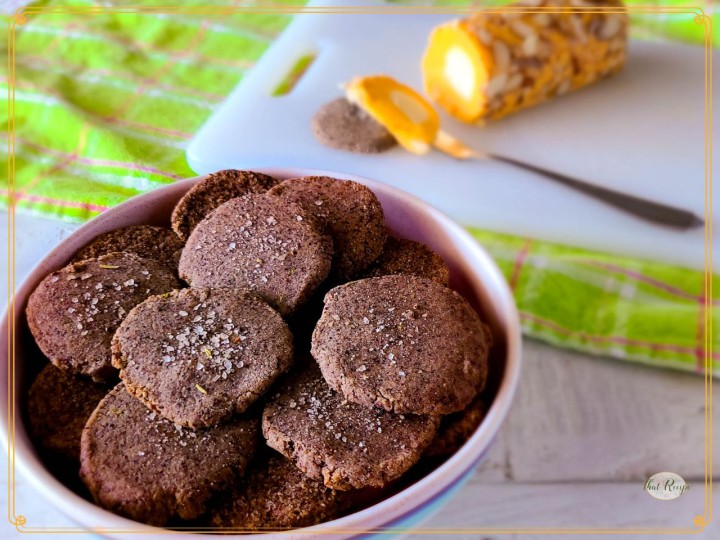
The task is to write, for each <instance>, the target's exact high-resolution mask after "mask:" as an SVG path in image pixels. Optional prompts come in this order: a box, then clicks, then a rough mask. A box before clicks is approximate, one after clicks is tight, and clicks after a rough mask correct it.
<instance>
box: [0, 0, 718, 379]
mask: <svg viewBox="0 0 720 540" xmlns="http://www.w3.org/2000/svg"><path fill="white" fill-rule="evenodd" d="M13 1H14V2H17V1H18V0H13ZM274 3H275V4H279V3H284V4H298V2H292V1H291V2H278V1H277V0H276V1H275V2H274ZM112 4H113V3H112V2H104V3H102V4H99V3H97V2H92V1H89V0H75V1H73V2H72V3H71V4H68V3H63V4H60V3H49V2H39V3H35V4H33V5H42V6H50V7H53V6H59V5H64V6H67V5H73V6H96V7H97V6H100V7H102V6H106V5H112ZM117 4H118V5H122V3H120V2H117ZM204 5H208V3H207V2H205V3H204ZM218 5H225V3H224V2H218ZM289 20H290V15H287V14H277V13H276V14H268V13H265V14H259V13H256V14H243V15H223V16H206V15H199V14H195V15H191V14H177V13H176V14H172V15H168V14H159V13H143V14H132V13H126V14H113V15H108V14H99V13H98V14H95V15H82V16H80V15H77V14H67V13H60V12H57V13H53V14H43V15H37V16H32V15H31V16H29V17H28V20H27V22H26V24H24V25H22V26H20V27H18V28H17V32H16V41H15V46H16V54H15V70H16V81H15V85H14V86H15V101H14V121H15V153H14V160H15V162H14V163H15V188H16V192H15V206H16V208H17V209H18V210H19V211H23V212H31V213H35V214H38V215H43V216H53V217H56V218H59V219H63V220H68V221H74V222H79V221H84V220H87V219H89V218H91V217H93V216H95V215H97V214H98V213H100V212H102V211H103V210H105V209H106V208H109V207H111V206H113V205H115V204H118V203H120V202H122V201H124V200H126V199H127V198H129V197H132V196H133V195H136V194H138V193H142V192H145V191H147V190H150V189H153V188H154V187H157V186H160V185H163V184H166V183H169V182H173V181H175V180H178V179H180V178H185V177H188V176H192V175H193V172H192V171H191V170H190V168H189V167H188V165H187V163H186V162H185V155H184V149H185V146H186V144H187V142H188V140H189V139H190V138H191V137H192V135H193V133H195V132H196V131H197V129H198V128H199V127H200V126H201V125H202V123H203V122H204V121H205V120H206V119H207V118H208V116H209V115H210V114H211V112H212V111H213V109H214V108H215V107H216V106H218V105H219V104H220V103H221V102H222V100H223V99H224V97H225V96H226V95H227V94H228V93H229V92H230V91H231V90H232V88H233V87H234V86H235V85H236V84H237V83H238V81H240V80H241V79H242V77H243V76H244V74H245V73H246V72H247V70H248V69H249V68H250V67H252V65H253V63H254V62H255V61H256V60H257V59H258V58H259V57H260V56H261V55H262V53H263V52H264V51H265V50H266V49H267V47H268V46H269V44H270V43H271V42H272V40H273V38H274V37H275V36H276V35H277V34H278V33H279V32H280V31H281V30H282V29H283V28H284V27H285V25H286V24H287V23H288V22H289ZM655 23H657V21H655ZM655 23H654V24H655ZM680 26H682V27H683V28H685V27H687V24H685V25H684V26H683V25H680ZM643 28H646V33H655V34H657V32H658V29H668V28H669V26H668V25H661V26H658V24H655V27H654V29H653V27H652V25H650V26H647V25H646V26H644V27H643ZM668 32H669V33H670V34H672V35H676V36H678V35H681V37H683V38H685V39H691V40H695V39H697V35H696V34H694V33H693V32H690V33H687V32H685V33H683V32H679V31H677V29H675V30H673V31H668ZM3 43H6V41H5V40H3ZM0 84H2V86H3V90H6V89H7V87H8V72H7V71H4V72H3V75H2V81H0ZM6 118H7V117H6ZM7 125H8V120H7V119H6V126H5V127H7ZM3 132H4V133H6V132H7V130H3ZM3 136H5V137H6V135H3ZM7 165H8V157H7V156H5V157H3V163H2V164H0V166H2V167H5V168H7ZM8 189H9V186H8V187H3V188H2V190H1V191H0V202H1V203H2V204H5V205H6V204H7V203H8ZM472 232H473V234H474V235H475V236H476V238H477V239H478V240H479V241H480V242H482V244H483V245H485V246H486V247H487V249H488V250H489V251H490V252H491V253H492V254H493V256H494V257H495V258H496V260H497V261H498V263H499V264H500V266H501V268H502V270H503V271H504V273H505V275H506V277H507V279H508V281H509V282H510V284H511V286H512V288H513V291H514V293H515V297H516V300H517V303H518V306H519V308H520V312H521V316H522V323H523V329H524V332H525V333H526V335H528V336H532V337H535V338H539V339H542V340H545V341H548V342H550V343H553V344H556V345H558V346H563V347H571V348H575V349H578V350H582V351H587V352H591V353H597V354H602V355H609V356H614V357H617V358H621V359H624V360H628V361H634V362H644V363H647V364H652V365H655V366H665V367H672V368H677V369H681V370H686V371H700V370H701V369H702V359H703V357H704V350H705V340H704V335H705V334H704V326H703V321H704V318H703V316H702V314H703V313H704V307H705V306H704V305H703V290H704V289H703V287H704V281H703V280H704V276H703V274H702V273H701V272H696V271H691V270H686V269H680V268H674V267H670V266H666V265H661V264H655V263H650V262H640V261H636V260H632V259H629V258H623V257H618V256H611V255H606V254H602V253H595V252H590V251H585V250H580V249H572V248H567V247H563V246H559V245H555V244H550V243H547V242H539V241H531V240H528V239H523V238H515V237H510V236H506V235H501V234H496V233H491V232H487V231H476V230H473V231H472ZM713 279H714V278H713ZM717 302H718V301H717V300H715V299H713V301H712V303H711V305H710V306H708V308H709V309H712V310H713V311H714V310H715V309H716V307H717ZM716 319H717V317H716ZM708 335H710V336H712V339H713V348H714V349H715V350H716V351H718V353H720V347H719V346H718V342H717V336H718V333H717V332H714V331H713V332H712V333H711V334H708ZM718 353H713V359H712V360H713V370H714V372H715V373H720V358H718Z"/></svg>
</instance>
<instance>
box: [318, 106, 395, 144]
mask: <svg viewBox="0 0 720 540" xmlns="http://www.w3.org/2000/svg"><path fill="white" fill-rule="evenodd" d="M310 125H311V128H312V132H313V135H315V138H316V139H317V140H318V141H319V142H320V143H321V144H324V145H325V146H329V147H330V148H337V149H338V150H347V151H349V152H358V153H361V154H377V153H379V152H384V151H385V150H388V149H389V148H392V147H393V146H395V145H396V144H397V141H396V140H395V137H393V136H392V134H391V133H390V132H389V131H388V130H387V129H385V127H384V126H383V125H382V124H380V123H379V122H378V121H377V120H375V119H374V118H373V117H372V116H370V115H369V114H367V113H366V112H365V111H363V110H362V109H361V108H360V107H358V106H357V105H355V104H353V103H350V102H349V101H348V100H347V99H345V98H344V97H342V98H338V99H334V100H332V101H330V102H329V103H326V104H325V105H323V106H322V107H320V108H319V109H318V110H317V112H316V113H315V115H314V116H313V118H312V121H311V123H310Z"/></svg>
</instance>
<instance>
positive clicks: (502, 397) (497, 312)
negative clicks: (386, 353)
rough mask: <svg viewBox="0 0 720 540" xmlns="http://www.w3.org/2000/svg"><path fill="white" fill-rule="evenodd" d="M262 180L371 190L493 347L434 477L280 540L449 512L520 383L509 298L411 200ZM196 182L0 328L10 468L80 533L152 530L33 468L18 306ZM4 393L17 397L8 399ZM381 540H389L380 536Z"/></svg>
mask: <svg viewBox="0 0 720 540" xmlns="http://www.w3.org/2000/svg"><path fill="white" fill-rule="evenodd" d="M262 172H264V173H267V174H270V175H272V176H275V177H278V178H292V177H298V176H308V175H313V174H325V175H328V176H333V177H336V178H345V179H349V180H355V181H357V182H361V183H363V184H365V185H367V186H368V187H370V188H371V189H372V190H373V191H374V192H375V194H376V195H377V197H378V198H379V199H380V202H381V203H382V205H383V209H384V211H385V218H386V221H387V225H388V227H389V228H390V229H391V230H392V231H394V232H395V233H396V234H398V235H399V236H401V237H404V238H410V239H413V240H419V241H422V242H425V243H426V244H428V245H429V246H430V247H431V248H432V249H433V250H435V251H436V252H437V253H439V254H440V255H441V256H442V257H443V258H444V259H445V261H447V263H448V265H449V266H450V274H451V275H450V280H451V284H450V285H451V287H452V288H454V289H456V290H457V291H459V292H460V293H462V294H463V295H464V296H465V298H467V299H468V300H469V301H470V302H471V304H473V306H474V307H475V308H476V309H477V310H478V312H479V313H481V315H482V317H483V319H484V320H485V321H486V322H488V323H489V324H490V326H491V327H492V330H493V334H494V338H495V344H494V346H493V352H492V355H491V367H490V381H489V388H490V389H491V391H492V392H494V399H493V400H492V403H491V406H490V409H489V411H488V413H487V416H486V417H485V419H484V420H483V422H482V423H481V425H480V426H479V427H478V429H477V430H476V431H475V433H474V434H473V436H472V437H471V438H470V439H469V440H468V441H467V443H466V444H465V445H464V446H463V447H462V448H461V449H460V450H459V451H458V452H457V453H456V454H455V455H453V456H452V457H451V458H449V459H448V460H447V461H446V462H444V463H443V464H442V465H441V466H439V467H438V468H437V469H435V470H434V471H433V472H431V473H430V474H428V475H427V476H425V477H424V478H422V479H421V480H419V481H417V482H416V483H414V484H412V485H411V486H409V487H407V488H406V489H404V490H403V491H401V492H399V493H398V494H396V495H394V496H392V497H390V498H388V499H386V500H384V501H382V502H380V503H378V504H375V505H374V506H371V507H369V508H367V509H365V510H362V511H359V512H356V513H354V514H351V515H348V516H346V517H343V518H341V519H338V520H335V521H332V522H328V523H324V524H321V525H318V526H316V527H312V528H309V529H304V530H303V532H302V533H289V534H288V533H284V534H283V535H282V538H283V539H287V538H302V539H303V540H309V539H310V538H318V539H322V540H327V539H328V538H352V537H355V536H365V537H367V536H366V535H367V531H371V530H373V529H375V530H377V529H378V528H388V527H391V528H403V529H407V528H408V527H412V526H413V525H416V524H417V523H418V522H419V521H420V520H421V519H423V518H425V517H427V516H428V515H429V514H430V513H432V512H433V511H435V510H437V509H438V508H439V507H440V506H442V504H444V503H445V502H447V500H448V499H449V498H450V496H451V495H452V494H453V492H455V491H456V490H457V489H458V488H459V487H460V486H461V485H462V484H463V483H464V481H465V480H467V479H468V478H469V477H470V476H471V474H472V472H473V470H474V468H475V466H476V465H477V464H478V462H479V461H480V460H481V458H482V457H483V455H484V454H485V452H486V451H487V449H488V447H489V446H490V444H491V442H492V441H493V438H494V436H495V435H496V434H497V432H498V430H499V429H500V426H501V424H502V422H503V420H504V419H505V416H506V415H507V413H508V409H509V408H510V404H511V401H512V398H513V395H514V392H515V388H516V386H517V382H518V376H519V371H520V343H521V342H520V324H519V320H518V314H517V310H516V307H515V304H514V301H513V298H512V295H511V293H510V290H509V289H508V286H507V284H506V282H505V280H504V278H503V276H502V274H501V273H500V271H499V270H498V268H497V266H496V265H495V263H494V262H493V261H492V259H491V258H490V257H489V256H488V254H487V253H486V252H485V250H484V249H483V248H482V247H480V246H479V245H478V244H477V242H476V241H475V240H474V239H473V238H472V237H471V236H470V235H469V234H468V233H467V232H466V231H465V230H464V229H463V228H462V227H461V226H459V225H458V224H456V223H455V222H453V221H452V220H450V219H449V218H448V217H447V216H445V215H444V214H442V213H441V212H439V211H437V210H435V209H434V208H432V207H431V206H429V205H428V204H426V203H424V202H422V201H420V200H419V199H417V198H415V197H413V196H412V195H409V194H407V193H405V192H403V191H400V190H398V189H395V188H392V187H389V186H387V185H385V184H381V183H378V182H375V181H372V180H368V179H366V178H361V177H357V176H352V175H347V174H340V173H335V172H331V171H317V170H306V169H263V170H262ZM197 180H198V179H197V178H195V179H188V180H184V181H181V182H176V183H174V184H170V185H168V186H164V187H161V188H158V189H155V190H153V191H151V192H149V193H146V194H143V195H139V196H137V197H134V198H132V199H131V200H129V201H127V202H125V203H123V204H120V205H118V206H117V207H115V208H112V209H110V210H107V211H105V212H103V213H102V214H101V215H99V216H98V217H96V218H95V219H93V220H91V221H89V222H88V223H86V224H85V225H84V226H82V227H80V228H79V229H78V230H77V231H76V232H75V233H73V234H72V235H71V236H70V237H68V238H67V239H65V240H64V241H63V242H61V243H60V244H59V245H58V246H57V247H56V248H55V249H53V250H52V251H51V252H50V253H49V254H48V255H47V257H45V258H44V259H43V260H42V261H41V262H40V263H39V264H38V265H37V266H35V268H34V269H33V270H32V272H30V274H29V275H28V277H27V279H25V281H24V282H23V284H22V285H21V286H20V287H19V288H18V289H17V293H16V296H15V309H14V316H13V314H11V313H10V311H9V310H8V312H7V313H6V314H5V316H4V317H3V320H2V328H1V329H0V373H1V374H2V378H3V380H4V381H7V380H8V377H11V378H12V380H11V384H8V385H6V384H2V385H0V394H1V395H0V408H2V411H1V413H0V422H2V436H3V438H4V440H5V442H6V443H7V441H8V422H9V423H10V424H9V425H11V426H12V425H13V422H14V426H15V431H14V433H15V437H14V451H15V453H14V455H15V464H16V467H17V469H18V470H19V472H20V473H21V474H22V475H23V477H24V478H26V479H27V480H28V481H29V482H30V483H31V484H32V485H33V487H34V488H35V489H36V490H37V491H38V492H39V493H40V494H42V495H43V496H44V497H45V498H46V499H47V500H48V501H49V502H50V504H52V505H53V506H55V507H57V508H58V509H59V510H61V511H62V512H63V513H65V514H66V515H67V516H68V517H69V518H71V519H72V520H73V521H76V522H77V523H78V524H79V525H81V526H82V527H84V528H85V527H86V528H88V529H95V530H97V531H98V532H100V531H102V533H103V534H106V535H109V536H115V535H118V536H119V535H120V534H121V532H122V531H124V532H135V533H137V532H146V533H152V531H153V529H152V528H151V527H147V526H145V525H142V524H139V523H136V522H134V521H131V520H128V519H125V518H122V517H120V516H116V515H115V514H112V513H110V512H107V511H105V510H103V509H102V508H100V507H98V506H95V505H94V504H92V503H90V502H88V501H86V500H85V499H83V498H82V497H80V496H78V495H76V494H75V493H74V492H73V491H71V490H70V489H68V488H67V487H65V486H64V485H63V484H62V483H60V482H59V481H58V480H57V479H56V478H55V477H54V476H52V475H51V474H50V473H49V472H48V471H47V469H46V468H45V466H44V465H43V463H42V462H41V461H40V459H39V457H38V455H37V453H36V451H35V449H34V447H33V444H32V442H31V440H30V437H29V435H28V430H27V427H26V423H25V414H24V409H25V403H24V401H25V397H26V393H27V388H28V385H29V382H30V380H31V377H32V376H33V375H34V374H35V373H36V372H37V371H38V369H39V367H40V365H41V362H39V360H38V359H37V358H32V357H31V356H33V355H34V354H31V352H32V351H34V348H33V345H32V343H31V341H30V340H31V337H30V336H29V332H28V331H27V323H26V320H25V316H24V311H25V305H26V303H27V299H28V296H29V295H30V293H31V292H32V291H33V290H34V289H35V287H36V286H37V285H38V284H39V283H40V281H41V280H42V279H43V278H44V277H45V276H46V275H47V274H49V273H50V272H52V271H54V270H56V269H58V268H60V267H62V266H64V265H65V264H67V263H68V261H69V260H70V258H71V257H72V255H73V254H74V253H75V252H76V251H77V250H78V249H79V248H80V247H82V246H83V245H85V244H86V243H87V242H88V241H90V240H91V239H92V238H94V237H95V236H97V235H98V234H100V233H103V232H105V231H109V230H111V229H115V228H118V227H123V226H127V225H135V224H141V223H145V224H162V225H167V223H168V222H169V216H170V213H171V211H172V208H173V206H174V205H175V203H176V202H177V201H178V200H179V199H180V197H182V195H183V194H184V193H185V192H186V191H187V190H188V189H190V187H192V186H193V185H194V184H195V182H197ZM11 332H12V333H11ZM13 334H14V336H15V338H14V340H13V338H12V335H13ZM9 340H10V344H11V345H12V344H13V342H14V351H15V353H14V356H15V357H14V360H10V359H9V358H8V350H9V349H8V345H9V343H8V341H9ZM26 352H27V357H26ZM11 385H12V387H13V388H14V392H13V393H12V395H11V396H8V388H9V387H10V386H11ZM8 406H10V410H8ZM13 408H14V413H13ZM16 510H17V512H18V513H19V514H22V512H23V509H22V508H17V509H16ZM461 525H462V524H458V526H461ZM27 527H29V528H32V523H31V522H29V523H27ZM315 531H317V533H318V534H312V533H313V532H315ZM168 536H171V537H172V536H175V535H174V534H172V533H170V534H169V535H168V534H167V533H166V534H163V537H164V538H167V537H168ZM177 536H179V534H178V535H177ZM202 536H205V535H202ZM382 537H383V538H385V539H387V538H388V536H387V534H384V535H382ZM207 538H217V536H212V537H211V536H207ZM248 538H249V537H248Z"/></svg>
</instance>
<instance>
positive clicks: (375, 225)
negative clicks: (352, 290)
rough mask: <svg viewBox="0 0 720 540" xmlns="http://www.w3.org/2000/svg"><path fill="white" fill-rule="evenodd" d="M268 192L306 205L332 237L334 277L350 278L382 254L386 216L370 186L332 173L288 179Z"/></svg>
mask: <svg viewBox="0 0 720 540" xmlns="http://www.w3.org/2000/svg"><path fill="white" fill-rule="evenodd" d="M268 193H269V195H273V196H275V197H280V198H282V199H283V200H285V201H289V202H293V203H297V204H299V205H300V206H302V207H303V208H304V209H305V210H306V211H307V212H308V213H310V214H311V215H312V216H313V217H314V218H315V219H316V220H317V222H318V224H319V225H320V226H321V227H322V229H323V230H324V231H325V232H326V233H327V234H329V235H330V236H331V237H332V239H333V245H334V255H333V262H332V272H331V273H332V275H333V277H335V278H339V279H349V278H351V277H353V276H355V275H357V274H358V273H360V272H362V271H363V270H365V269H366V268H367V267H368V266H369V265H370V264H372V263H373V262H374V261H375V259H377V258H378V257H379V256H380V253H382V250H383V246H384V245H385V237H386V236H387V233H386V230H385V215H384V214H383V209H382V205H381V204H380V201H379V200H378V198H377V197H376V196H375V194H374V193H373V192H372V191H371V190H370V189H369V188H368V187H366V186H363V185H362V184H359V183H357V182H352V181H350V180H338V179H336V178H330V177H328V176H306V177H303V178H291V179H290V180H285V181H284V182H283V183H281V184H278V185H277V186H275V187H274V188H273V189H271V190H270V191H269V192H268Z"/></svg>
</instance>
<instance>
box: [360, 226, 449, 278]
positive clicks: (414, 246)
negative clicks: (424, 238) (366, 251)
mask: <svg viewBox="0 0 720 540" xmlns="http://www.w3.org/2000/svg"><path fill="white" fill-rule="evenodd" d="M396 274H405V275H409V276H417V277H424V278H428V279H432V280H433V281H437V282H438V283H441V284H442V285H447V284H448V282H449V281H450V270H449V269H448V266H447V264H445V261H444V260H443V259H442V258H441V257H440V256H439V255H438V254H436V253H435V252H434V251H433V250H431V249H430V248H429V247H428V246H426V245H425V244H423V243H422V242H415V241H414V240H406V239H404V238H395V237H393V236H388V238H387V240H386V241H385V247H384V248H383V252H382V254H381V255H380V257H379V258H378V259H377V261H375V262H374V263H373V264H372V265H371V266H370V268H368V269H367V270H366V271H365V272H364V273H363V275H362V277H380V276H393V275H396Z"/></svg>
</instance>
